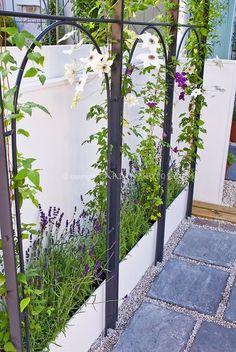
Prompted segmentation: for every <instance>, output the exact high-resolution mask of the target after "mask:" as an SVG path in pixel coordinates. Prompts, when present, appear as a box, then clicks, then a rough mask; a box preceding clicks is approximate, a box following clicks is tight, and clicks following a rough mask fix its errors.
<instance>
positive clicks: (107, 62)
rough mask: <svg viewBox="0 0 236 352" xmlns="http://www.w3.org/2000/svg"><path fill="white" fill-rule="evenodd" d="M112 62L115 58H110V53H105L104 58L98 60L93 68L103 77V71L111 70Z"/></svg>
mask: <svg viewBox="0 0 236 352" xmlns="http://www.w3.org/2000/svg"><path fill="white" fill-rule="evenodd" d="M112 64H113V60H111V59H109V56H108V54H105V55H103V56H102V60H100V61H98V62H97V63H96V65H95V66H94V67H93V68H92V69H93V71H94V72H95V73H97V74H98V76H99V77H102V75H103V73H109V72H110V71H111V65H112Z"/></svg>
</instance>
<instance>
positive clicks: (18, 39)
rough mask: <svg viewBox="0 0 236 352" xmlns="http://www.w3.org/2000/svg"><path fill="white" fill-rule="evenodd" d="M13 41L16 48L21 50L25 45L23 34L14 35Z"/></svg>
mask: <svg viewBox="0 0 236 352" xmlns="http://www.w3.org/2000/svg"><path fill="white" fill-rule="evenodd" d="M14 41H15V44H16V46H17V48H19V49H22V48H23V46H24V45H25V36H24V34H23V33H15V35H14Z"/></svg>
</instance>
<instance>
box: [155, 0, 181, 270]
mask: <svg viewBox="0 0 236 352" xmlns="http://www.w3.org/2000/svg"><path fill="white" fill-rule="evenodd" d="M174 3H176V6H177V9H175V10H173V11H172V14H171V15H172V20H173V23H175V22H177V21H178V15H179V1H178V0H174ZM177 31H178V28H177V27H176V26H172V27H171V29H170V35H171V37H172V40H171V44H170V46H169V50H168V56H167V64H166V94H165V107H164V123H163V131H164V133H163V145H162V152H161V171H160V186H161V200H162V204H161V205H160V206H159V208H158V211H159V213H160V218H159V220H158V225H157V239H156V256H155V262H156V263H157V262H161V261H162V259H163V249H164V236H165V222H166V204H167V187H168V172H169V159H170V142H171V132H172V131H171V130H172V114H173V99H174V85H175V70H176V48H177Z"/></svg>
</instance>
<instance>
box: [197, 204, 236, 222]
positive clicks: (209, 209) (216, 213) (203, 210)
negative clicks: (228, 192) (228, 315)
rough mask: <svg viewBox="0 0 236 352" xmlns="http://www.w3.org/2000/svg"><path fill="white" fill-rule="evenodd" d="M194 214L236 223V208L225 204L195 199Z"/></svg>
mask: <svg viewBox="0 0 236 352" xmlns="http://www.w3.org/2000/svg"><path fill="white" fill-rule="evenodd" d="M192 215H194V216H197V217H201V218H207V219H214V220H221V221H227V222H231V223H234V224H236V208H231V207H225V206H223V205H216V204H210V203H204V202H199V201H194V202H193V210H192Z"/></svg>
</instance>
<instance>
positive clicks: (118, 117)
mask: <svg viewBox="0 0 236 352" xmlns="http://www.w3.org/2000/svg"><path fill="white" fill-rule="evenodd" d="M114 3H115V4H116V5H115V12H116V14H115V16H114V18H111V19H86V18H78V17H63V16H50V15H39V14H23V13H19V12H11V11H0V15H1V16H14V17H22V18H34V19H36V18H38V19H46V20H49V21H56V22H53V23H52V24H50V25H49V26H48V27H47V28H46V29H44V30H43V31H42V32H41V33H40V34H39V36H38V37H37V38H36V40H37V41H40V40H42V39H43V38H44V36H45V35H46V34H47V33H50V31H51V30H53V29H55V28H56V27H58V26H65V25H70V26H73V27H75V28H78V29H79V30H80V31H81V32H83V33H84V34H85V36H87V37H88V39H89V40H90V41H91V42H92V44H93V45H94V47H95V49H96V50H97V51H98V53H102V51H101V49H100V47H99V45H98V43H97V42H96V40H95V39H94V38H93V36H92V35H91V34H90V32H89V31H88V30H87V29H86V28H84V27H83V26H82V25H81V23H89V22H94V23H107V24H109V23H110V24H111V25H112V37H113V39H114V40H113V41H112V53H113V54H114V55H115V59H114V62H113V65H112V68H111V80H109V77H108V75H107V74H105V81H106V90H107V105H108V108H107V115H108V150H110V152H109V153H108V175H118V176H119V175H120V173H121V146H122V114H123V97H122V93H121V91H122V54H123V48H122V42H123V25H124V24H136V25H142V26H143V25H144V26H145V28H144V29H142V31H141V32H140V34H143V33H144V32H145V31H146V30H153V31H155V32H156V34H157V36H158V37H159V39H160V42H161V45H162V49H163V54H164V61H165V68H166V85H167V90H166V96H165V98H166V99H165V108H164V115H165V118H164V125H163V131H165V132H166V135H164V133H163V142H164V143H163V147H162V156H161V178H160V184H161V186H162V188H163V190H164V191H163V193H162V201H163V204H162V205H161V206H160V208H159V211H160V213H161V218H160V220H159V224H158V233H157V244H156V261H161V260H162V255H163V243H164V230H165V214H166V191H167V185H168V167H169V155H170V141H171V127H172V108H173V90H174V84H175V82H174V73H175V69H176V66H175V64H174V65H173V57H174V58H178V57H179V53H180V50H181V46H182V44H183V42H184V39H185V37H186V36H187V34H188V32H189V31H190V30H193V31H194V33H195V34H196V37H197V38H198V41H199V43H200V39H199V36H198V33H197V30H196V29H197V28H199V27H202V26H193V25H181V24H178V23H174V22H173V23H149V22H140V21H139V22H135V21H126V20H124V0H118V1H114ZM78 22H79V23H78ZM157 27H169V28H170V31H171V35H172V38H173V40H172V44H171V45H170V46H169V48H168V50H167V46H166V44H165V40H164V38H163V35H162V33H161V31H160V30H159V28H157ZM178 27H183V28H187V29H186V31H185V33H184V34H183V37H182V38H181V41H180V44H179V47H178V48H177V29H178ZM138 41H139V39H137V40H136V41H135V43H134V45H133V47H132V49H131V52H130V57H129V63H131V62H132V58H133V54H134V51H135V49H136V46H137V44H138ZM199 45H200V44H199ZM35 46H36V44H35V43H34V42H33V43H32V44H31V46H30V47H29V49H28V50H27V52H26V54H25V56H24V58H23V60H22V63H21V66H20V69H19V73H18V76H17V79H16V91H15V94H14V109H15V112H16V113H17V111H18V96H19V90H20V85H21V82H22V78H23V75H24V70H25V68H26V65H27V62H28V54H29V53H30V52H32V51H33V50H34V49H35ZM201 57H202V58H204V55H202V56H201ZM169 67H171V69H170V70H169V69H168V68H169ZM203 67H204V65H203ZM202 73H203V68H202ZM126 74H127V70H126ZM2 103H3V101H2V97H1V96H0V104H2ZM1 106H2V105H1ZM3 118H4V114H3V109H2V111H1V114H0V151H1V152H2V151H3V153H2V154H1V153H0V166H1V167H3V168H5V165H6V163H7V158H6V153H5V149H4V148H5V145H4V143H1V141H3V139H4V138H3V139H2V140H1V137H2V136H4V125H3ZM9 135H11V138H12V159H13V175H16V174H17V138H16V120H15V119H13V120H12V125H11V131H8V132H7V133H5V136H9ZM195 164H196V160H195V161H193V165H192V169H194V166H195ZM4 170H5V171H7V169H6V168H5V169H4ZM163 175H164V178H163ZM3 181H4V182H3ZM2 185H3V186H4V187H5V191H6V193H5V194H4V197H5V198H4V202H5V203H4V204H3V206H5V208H4V209H3V210H2V209H1V208H2V206H0V225H1V227H3V225H4V226H5V223H4V217H5V218H6V216H8V223H7V225H6V226H5V227H6V229H7V231H6V232H7V233H8V236H9V237H10V239H11V242H10V247H9V243H7V242H6V241H5V242H4V253H5V254H7V255H8V256H7V258H6V260H5V259H4V260H5V262H4V264H5V263H6V266H7V265H9V268H10V267H11V274H12V275H13V276H12V278H10V277H9V275H7V286H8V287H13V290H14V294H15V295H12V296H11V300H9V313H10V314H9V316H10V326H11V331H10V332H11V337H12V338H13V342H14V343H15V344H16V346H17V352H18V351H19V352H22V351H23V343H22V339H21V327H20V325H19V321H18V323H17V319H16V318H17V317H18V318H19V319H20V314H19V309H18V312H17V311H16V308H17V304H19V295H18V292H17V282H16V275H15V274H16V268H15V266H14V265H13V264H12V263H14V260H15V254H14V241H13V231H12V225H11V221H10V220H11V209H10V208H9V194H8V193H9V188H8V187H7V185H8V182H7V172H5V178H4V180H1V178H0V186H2ZM192 188H193V187H192ZM7 192H8V193H7ZM14 192H15V210H16V220H17V233H18V242H19V243H18V245H19V254H20V255H19V257H20V270H21V271H22V272H24V258H23V246H22V239H21V215H20V207H19V190H18V189H17V188H16V189H15V190H14ZM0 193H1V187H0ZM2 199H3V198H2V197H1V198H0V201H2ZM107 203H108V212H107V257H108V258H109V261H108V268H107V281H106V312H105V318H106V319H105V320H106V323H105V329H106V331H107V329H108V328H114V327H115V325H116V320H117V315H118V287H119V233H120V232H119V231H120V230H119V222H120V180H119V177H114V178H110V177H108V183H107ZM190 205H191V197H189V206H190ZM5 227H4V229H5ZM9 248H10V249H9ZM11 259H12V261H11ZM7 267H8V266H7ZM9 285H10V286H9ZM18 308H19V307H18ZM14 309H15V314H13V311H14ZM15 315H17V317H15ZM19 319H18V320H19ZM24 319H25V328H26V350H27V352H30V339H29V325H28V317H27V311H26V314H24ZM14 322H16V324H14Z"/></svg>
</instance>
